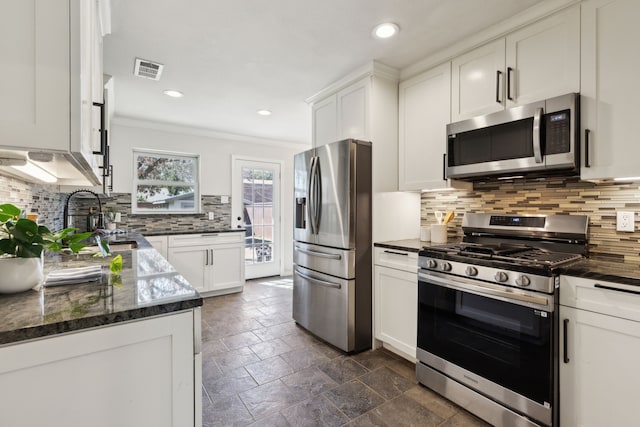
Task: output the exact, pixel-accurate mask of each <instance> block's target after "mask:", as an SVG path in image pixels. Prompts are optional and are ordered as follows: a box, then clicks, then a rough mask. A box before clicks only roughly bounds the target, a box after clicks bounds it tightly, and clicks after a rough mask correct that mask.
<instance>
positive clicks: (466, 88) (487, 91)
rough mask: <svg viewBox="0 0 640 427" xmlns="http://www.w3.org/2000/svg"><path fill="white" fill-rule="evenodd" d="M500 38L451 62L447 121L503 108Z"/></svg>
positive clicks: (501, 43)
mask: <svg viewBox="0 0 640 427" xmlns="http://www.w3.org/2000/svg"><path fill="white" fill-rule="evenodd" d="M504 45H505V41H504V39H500V40H496V41H494V42H492V43H489V44H486V45H484V46H482V47H479V48H478V49H475V50H472V51H471V52H469V53H466V54H464V55H461V56H458V57H457V58H454V59H453V61H451V68H452V87H451V121H453V122H456V121H459V120H463V119H468V118H471V117H475V116H478V115H481V114H488V113H493V112H496V111H500V110H502V109H504V105H505V104H504V78H505V76H504Z"/></svg>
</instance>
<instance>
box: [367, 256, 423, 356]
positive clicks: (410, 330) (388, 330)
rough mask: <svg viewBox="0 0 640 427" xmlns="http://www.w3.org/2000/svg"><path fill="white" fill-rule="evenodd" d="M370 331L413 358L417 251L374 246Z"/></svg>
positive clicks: (387, 345)
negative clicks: (371, 321) (372, 319)
mask: <svg viewBox="0 0 640 427" xmlns="http://www.w3.org/2000/svg"><path fill="white" fill-rule="evenodd" d="M374 253H375V254H374V256H375V265H374V335H375V338H376V339H377V340H380V341H382V343H383V346H384V347H386V348H388V349H389V350H391V351H393V352H395V353H397V354H399V355H401V356H402V357H404V358H406V359H408V360H410V361H412V362H415V360H416V338H417V336H416V334H417V325H418V320H417V315H418V273H417V271H418V254H417V253H415V252H408V251H404V250H397V249H387V248H380V247H376V248H374Z"/></svg>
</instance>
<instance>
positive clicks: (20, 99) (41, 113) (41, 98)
mask: <svg viewBox="0 0 640 427" xmlns="http://www.w3.org/2000/svg"><path fill="white" fill-rule="evenodd" d="M0 16H3V17H4V19H3V20H2V25H0V40H2V55H0V93H2V96H0V144H1V145H2V146H7V147H13V148H24V147H28V148H31V147H35V146H37V147H38V148H40V149H43V150H61V151H68V150H69V120H70V118H69V108H70V107H69V91H70V85H69V73H70V70H69V65H70V64H69V56H70V52H69V2H68V1H66V2H65V1H50V0H41V1H33V0H32V1H22V0H14V1H3V2H1V3H0ZM36 142H37V144H36Z"/></svg>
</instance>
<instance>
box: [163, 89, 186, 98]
mask: <svg viewBox="0 0 640 427" xmlns="http://www.w3.org/2000/svg"><path fill="white" fill-rule="evenodd" d="M162 93H164V94H165V95H167V96H170V97H172V98H182V97H183V96H184V93H182V92H180V91H179V90H172V89H167V90H165V91H164V92H162Z"/></svg>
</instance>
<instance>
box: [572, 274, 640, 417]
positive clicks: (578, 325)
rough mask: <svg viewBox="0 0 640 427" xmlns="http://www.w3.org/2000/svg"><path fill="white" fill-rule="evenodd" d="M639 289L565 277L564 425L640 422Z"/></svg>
mask: <svg viewBox="0 0 640 427" xmlns="http://www.w3.org/2000/svg"><path fill="white" fill-rule="evenodd" d="M639 291H640V290H639V289H638V287H637V286H628V285H622V284H618V283H610V282H602V281H596V280H590V279H581V278H576V277H562V279H561V285H560V304H561V305H560V425H561V426H582V427H589V426H594V427H595V426H605V425H609V426H631V425H637V423H638V411H637V409H636V407H635V405H637V396H638V384H640V370H638V360H640V294H639V293H638V292H639ZM634 292H635V293H634Z"/></svg>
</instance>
